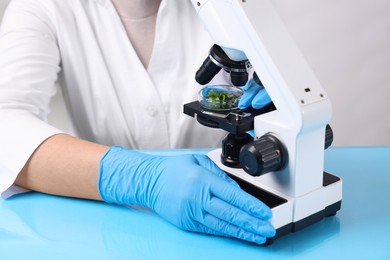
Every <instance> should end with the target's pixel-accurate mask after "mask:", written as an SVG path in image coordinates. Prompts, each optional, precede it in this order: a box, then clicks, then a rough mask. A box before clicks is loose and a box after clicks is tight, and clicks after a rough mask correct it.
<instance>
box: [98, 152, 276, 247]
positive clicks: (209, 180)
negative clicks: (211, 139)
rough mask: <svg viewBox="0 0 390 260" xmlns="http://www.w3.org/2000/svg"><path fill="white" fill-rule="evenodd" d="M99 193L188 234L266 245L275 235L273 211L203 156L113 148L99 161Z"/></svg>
mask: <svg viewBox="0 0 390 260" xmlns="http://www.w3.org/2000/svg"><path fill="white" fill-rule="evenodd" d="M98 189H99V194H100V196H101V197H102V199H103V200H104V201H106V202H112V203H119V204H137V205H141V206H144V207H149V208H151V209H153V210H154V211H155V212H156V213H157V214H159V215H160V216H162V217H163V218H165V219H166V220H168V221H169V222H171V223H173V224H174V225H176V226H178V227H179V228H182V229H184V230H189V231H195V232H201V233H207V234H213V235H220V236H229V237H235V238H239V239H243V240H247V241H251V242H254V243H258V244H262V243H264V242H265V240H266V237H272V236H274V235H275V229H274V228H273V227H272V225H271V224H270V223H269V222H268V221H267V220H268V219H269V218H270V217H271V211H270V209H269V208H268V207H267V206H266V205H265V204H264V203H262V202H261V201H259V200H257V199H256V198H254V197H252V196H251V195H249V194H247V193H245V192H244V191H242V190H241V189H240V188H239V186H238V185H237V184H236V183H235V182H234V181H233V180H232V179H230V178H229V177H228V176H227V175H226V174H225V173H224V172H223V171H222V170H220V169H219V168H218V167H217V166H216V165H215V164H214V163H213V162H212V161H211V160H210V159H209V158H208V157H207V156H205V155H196V154H189V155H181V156H153V155H147V154H143V153H139V152H136V151H131V150H127V149H124V148H121V147H115V146H114V147H111V148H110V149H109V150H108V151H107V152H106V154H105V155H104V156H103V157H102V159H101V160H100V167H99V179H98Z"/></svg>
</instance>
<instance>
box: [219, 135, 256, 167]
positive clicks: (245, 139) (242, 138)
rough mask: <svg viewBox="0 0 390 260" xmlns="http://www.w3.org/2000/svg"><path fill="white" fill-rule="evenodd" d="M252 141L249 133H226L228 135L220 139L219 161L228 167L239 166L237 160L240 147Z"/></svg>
mask: <svg viewBox="0 0 390 260" xmlns="http://www.w3.org/2000/svg"><path fill="white" fill-rule="evenodd" d="M252 141H253V137H252V136H251V135H249V134H244V135H234V134H228V136H227V137H226V138H225V139H223V140H222V153H221V162H222V163H223V164H224V165H226V166H228V167H233V168H239V167H241V166H240V161H239V156H240V151H241V148H242V147H243V146H244V145H245V144H247V143H249V142H252Z"/></svg>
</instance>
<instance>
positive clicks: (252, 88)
mask: <svg viewBox="0 0 390 260" xmlns="http://www.w3.org/2000/svg"><path fill="white" fill-rule="evenodd" d="M242 89H243V90H244V94H243V95H242V97H241V99H240V101H239V102H238V108H240V109H242V110H245V109H247V108H248V107H249V106H251V105H252V107H253V108H254V109H260V108H263V107H265V106H266V105H268V104H269V103H271V98H270V97H269V96H268V93H267V91H266V90H265V88H264V87H263V86H260V85H259V84H257V83H256V82H255V80H254V79H250V80H249V81H248V82H247V83H246V84H245V86H244V87H243V88H242Z"/></svg>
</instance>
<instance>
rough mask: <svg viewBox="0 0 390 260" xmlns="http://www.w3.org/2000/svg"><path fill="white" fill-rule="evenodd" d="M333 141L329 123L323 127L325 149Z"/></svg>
mask: <svg viewBox="0 0 390 260" xmlns="http://www.w3.org/2000/svg"><path fill="white" fill-rule="evenodd" d="M332 143H333V130H332V128H331V127H330V125H326V129H325V150H326V149H328V147H329V146H331V145H332Z"/></svg>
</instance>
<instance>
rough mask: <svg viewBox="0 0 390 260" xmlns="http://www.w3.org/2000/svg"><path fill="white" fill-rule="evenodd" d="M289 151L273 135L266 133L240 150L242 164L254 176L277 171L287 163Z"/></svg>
mask: <svg viewBox="0 0 390 260" xmlns="http://www.w3.org/2000/svg"><path fill="white" fill-rule="evenodd" d="M286 158H287V151H286V150H285V148H284V147H283V145H282V143H281V142H280V141H279V140H278V139H277V138H276V137H275V136H273V135H269V134H267V135H264V136H262V137H260V138H259V139H257V140H255V141H253V142H251V143H248V144H246V145H244V146H243V147H242V149H241V151H240V165H241V167H242V168H243V169H244V170H245V171H246V172H247V173H249V174H250V175H252V176H260V175H262V174H265V173H267V172H271V171H277V170H280V169H282V168H283V167H284V165H285V164H286Z"/></svg>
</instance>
